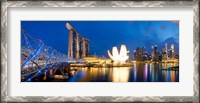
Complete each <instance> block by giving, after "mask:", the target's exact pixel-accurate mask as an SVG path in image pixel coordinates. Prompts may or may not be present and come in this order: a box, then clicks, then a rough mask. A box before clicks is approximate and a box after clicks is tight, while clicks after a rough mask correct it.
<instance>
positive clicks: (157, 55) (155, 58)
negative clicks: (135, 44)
mask: <svg viewBox="0 0 200 103" xmlns="http://www.w3.org/2000/svg"><path fill="white" fill-rule="evenodd" d="M151 57H152V59H151V60H152V61H159V60H160V59H161V57H160V53H159V52H158V47H157V45H154V46H152V51H151Z"/></svg>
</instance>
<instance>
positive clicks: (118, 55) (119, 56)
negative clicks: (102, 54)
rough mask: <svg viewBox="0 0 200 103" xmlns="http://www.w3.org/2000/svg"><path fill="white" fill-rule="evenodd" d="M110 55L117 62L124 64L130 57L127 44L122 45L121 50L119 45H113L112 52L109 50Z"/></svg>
mask: <svg viewBox="0 0 200 103" xmlns="http://www.w3.org/2000/svg"><path fill="white" fill-rule="evenodd" d="M108 55H109V57H110V58H111V59H112V60H113V61H114V62H115V63H121V64H124V63H125V61H126V60H127V59H128V58H129V56H128V51H127V48H126V45H121V48H120V52H118V50H117V47H113V48H112V54H111V53H110V51H109V50H108Z"/></svg>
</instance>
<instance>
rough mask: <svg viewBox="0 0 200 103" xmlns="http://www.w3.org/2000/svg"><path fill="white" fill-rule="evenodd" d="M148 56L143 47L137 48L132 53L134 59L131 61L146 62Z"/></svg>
mask: <svg viewBox="0 0 200 103" xmlns="http://www.w3.org/2000/svg"><path fill="white" fill-rule="evenodd" d="M148 58H149V56H148V54H147V52H146V49H145V47H142V48H137V49H136V50H135V51H134V59H133V60H136V61H146V60H148Z"/></svg>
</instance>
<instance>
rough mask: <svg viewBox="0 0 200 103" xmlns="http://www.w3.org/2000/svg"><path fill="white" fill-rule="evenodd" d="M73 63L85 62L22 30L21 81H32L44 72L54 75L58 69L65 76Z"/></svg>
mask: <svg viewBox="0 0 200 103" xmlns="http://www.w3.org/2000/svg"><path fill="white" fill-rule="evenodd" d="M71 63H85V61H84V60H82V59H75V58H69V57H68V56H67V55H65V54H63V53H60V52H58V51H56V50H55V49H53V48H52V47H50V46H47V45H45V43H44V42H43V41H42V40H40V39H36V38H33V37H32V36H31V35H30V34H29V33H28V32H26V31H25V30H24V29H22V30H21V81H22V82H30V81H32V80H33V79H34V78H37V77H38V76H40V75H43V74H44V73H50V70H51V73H50V75H51V76H54V75H55V73H56V72H57V71H59V72H60V74H61V76H62V77H63V78H64V77H66V76H69V74H68V75H66V74H67V73H68V71H69V70H70V64H71Z"/></svg>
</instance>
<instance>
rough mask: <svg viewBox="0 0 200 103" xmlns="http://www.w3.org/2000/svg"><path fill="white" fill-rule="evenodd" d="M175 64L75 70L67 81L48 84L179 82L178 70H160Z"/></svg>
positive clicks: (140, 64) (141, 64)
mask: <svg viewBox="0 0 200 103" xmlns="http://www.w3.org/2000/svg"><path fill="white" fill-rule="evenodd" d="M176 65H177V63H135V64H134V66H133V67H113V68H95V67H91V68H88V67H84V68H83V67H82V68H80V67H79V68H77V71H76V72H74V73H73V76H72V77H71V78H69V79H68V80H55V79H54V80H47V81H48V82H179V70H162V68H165V67H170V66H176Z"/></svg>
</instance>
